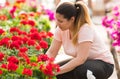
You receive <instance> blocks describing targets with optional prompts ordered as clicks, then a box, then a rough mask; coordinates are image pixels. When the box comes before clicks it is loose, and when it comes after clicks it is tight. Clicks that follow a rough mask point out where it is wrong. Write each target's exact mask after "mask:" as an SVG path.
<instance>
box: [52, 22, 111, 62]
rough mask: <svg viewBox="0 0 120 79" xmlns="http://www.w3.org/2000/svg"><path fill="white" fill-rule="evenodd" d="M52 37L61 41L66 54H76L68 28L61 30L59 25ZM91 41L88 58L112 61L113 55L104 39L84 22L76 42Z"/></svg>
mask: <svg viewBox="0 0 120 79" xmlns="http://www.w3.org/2000/svg"><path fill="white" fill-rule="evenodd" d="M54 38H55V39H56V40H58V41H62V44H63V48H64V51H65V53H66V54H67V55H70V56H73V57H75V56H76V46H77V45H76V46H74V45H73V43H72V40H71V39H70V34H69V30H66V31H62V30H61V29H60V28H59V27H57V28H56V31H55V34H54ZM85 41H91V42H92V47H91V49H90V51H89V56H88V59H100V60H103V61H105V62H108V63H113V56H112V54H111V52H110V50H109V49H108V48H107V47H106V45H105V44H104V41H103V40H102V39H101V38H100V37H99V36H98V34H97V33H96V31H95V29H94V28H93V27H92V26H89V25H88V24H84V25H83V26H82V27H81V29H80V31H79V35H78V43H81V42H85Z"/></svg>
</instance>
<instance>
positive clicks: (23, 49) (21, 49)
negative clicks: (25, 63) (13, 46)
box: [19, 47, 28, 52]
mask: <svg viewBox="0 0 120 79" xmlns="http://www.w3.org/2000/svg"><path fill="white" fill-rule="evenodd" d="M19 50H20V52H26V51H27V50H28V48H27V47H22V48H20V49H19Z"/></svg>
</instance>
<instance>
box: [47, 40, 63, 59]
mask: <svg viewBox="0 0 120 79" xmlns="http://www.w3.org/2000/svg"><path fill="white" fill-rule="evenodd" d="M61 44H62V42H60V41H57V40H55V39H53V41H52V43H51V45H50V48H49V49H48V51H47V52H46V54H47V55H48V56H49V57H53V58H55V57H56V55H57V54H58V51H59V49H60V47H61Z"/></svg>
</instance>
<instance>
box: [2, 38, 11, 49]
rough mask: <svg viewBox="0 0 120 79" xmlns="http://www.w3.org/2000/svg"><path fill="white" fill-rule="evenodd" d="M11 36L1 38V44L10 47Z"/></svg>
mask: <svg viewBox="0 0 120 79" xmlns="http://www.w3.org/2000/svg"><path fill="white" fill-rule="evenodd" d="M9 40H10V39H9V38H6V37H5V38H3V39H1V40H0V45H1V46H2V45H5V46H7V47H9Z"/></svg>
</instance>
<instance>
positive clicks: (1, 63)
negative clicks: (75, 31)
mask: <svg viewBox="0 0 120 79" xmlns="http://www.w3.org/2000/svg"><path fill="white" fill-rule="evenodd" d="M52 36H53V34H52V33H51V32H45V31H38V29H37V28H31V29H30V30H29V31H28V32H25V31H23V30H20V29H18V28H16V27H13V28H10V30H4V29H0V75H1V76H0V79H55V78H56V77H55V72H58V71H59V66H58V65H57V64H54V59H53V58H49V57H47V55H45V54H43V53H45V50H46V49H47V48H48V47H49V44H48V42H47V41H50V40H51V39H52ZM46 62H47V63H46Z"/></svg>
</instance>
